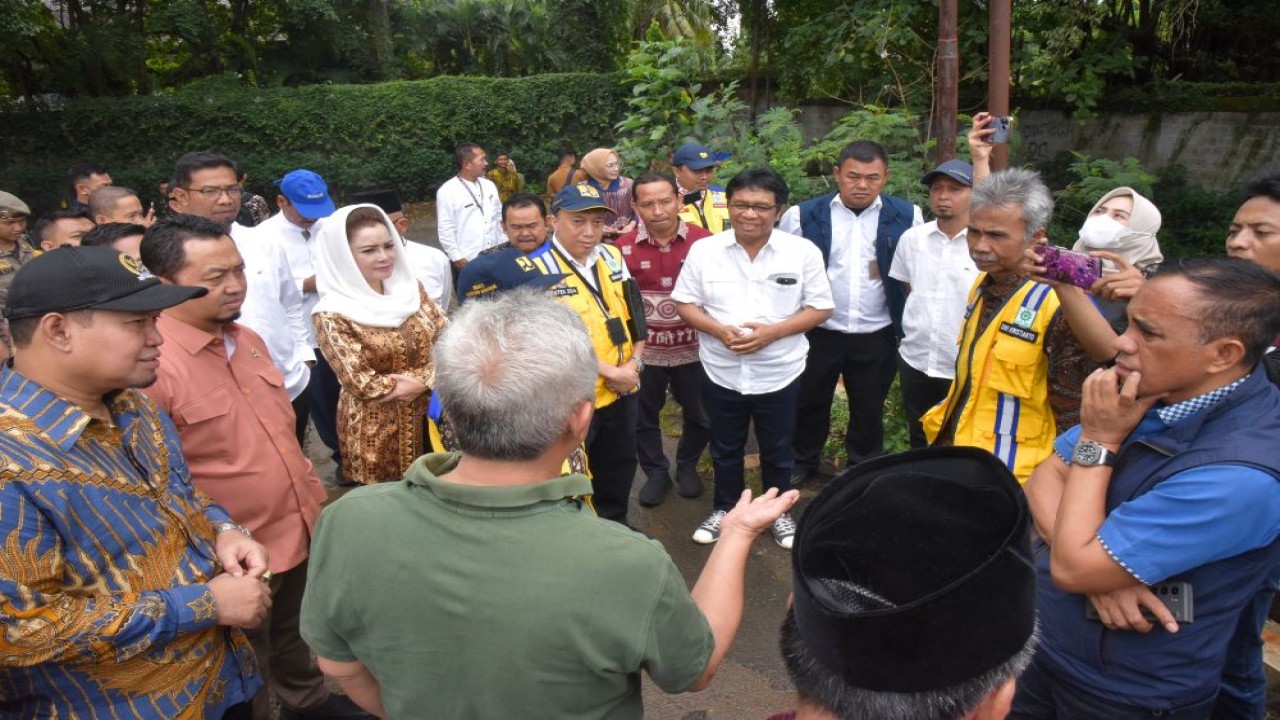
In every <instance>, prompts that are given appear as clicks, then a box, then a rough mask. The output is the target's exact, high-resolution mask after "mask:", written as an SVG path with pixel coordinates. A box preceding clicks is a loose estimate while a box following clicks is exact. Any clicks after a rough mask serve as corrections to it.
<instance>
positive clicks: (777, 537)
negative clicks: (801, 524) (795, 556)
mask: <svg viewBox="0 0 1280 720" xmlns="http://www.w3.org/2000/svg"><path fill="white" fill-rule="evenodd" d="M770 531H771V532H772V533H773V541H774V542H776V543H778V545H780V546H781V547H782V549H784V550H790V549H791V543H792V542H793V541H794V540H795V537H796V521H795V520H792V519H791V513H782V517H779V518H778V519H777V520H774V521H773V527H771V528H770Z"/></svg>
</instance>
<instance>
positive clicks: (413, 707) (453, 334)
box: [302, 289, 797, 719]
mask: <svg viewBox="0 0 1280 720" xmlns="http://www.w3.org/2000/svg"><path fill="white" fill-rule="evenodd" d="M547 358H555V359H556V362H547V361H546V360H547ZM435 362H436V390H437V391H438V392H439V393H440V397H441V398H442V403H443V405H444V413H445V415H446V416H448V418H449V422H450V423H451V424H452V426H453V429H454V432H455V434H456V437H457V446H458V448H459V449H460V450H461V451H462V453H461V454H456V453H441V454H434V455H426V456H424V457H421V458H419V459H418V460H417V461H416V462H415V463H414V464H413V465H412V466H411V467H410V468H409V470H408V472H407V473H405V477H404V479H403V480H402V481H400V482H393V483H384V484H382V485H378V486H370V487H365V488H360V489H357V490H355V491H353V492H351V493H349V494H348V495H347V496H345V497H344V498H342V499H341V500H339V501H338V502H337V503H335V504H334V505H333V506H331V507H330V508H329V509H328V510H327V511H326V512H325V513H324V515H323V516H322V518H321V520H320V524H319V526H318V529H317V532H316V535H315V540H314V542H313V544H312V547H311V568H310V573H309V576H308V580H307V582H308V589H307V596H306V599H305V600H304V602H303V618H302V633H303V636H304V637H305V638H306V639H307V641H308V642H309V643H310V644H311V647H312V648H313V649H314V650H315V651H316V654H317V655H318V656H319V659H320V667H321V668H322V669H324V670H325V672H326V673H328V674H329V675H331V676H332V677H333V678H334V679H335V680H337V682H338V683H339V684H340V685H341V686H342V688H343V689H344V690H345V691H346V692H347V693H348V694H349V695H350V697H351V698H352V699H353V700H355V701H356V702H358V703H360V704H361V705H362V706H363V707H365V708H366V709H368V710H369V711H371V712H374V713H376V714H377V715H379V716H381V717H413V716H420V715H421V714H422V712H423V709H424V708H431V714H432V716H433V717H494V718H498V717H524V716H527V715H528V714H529V713H530V712H531V709H532V708H536V714H537V715H538V716H539V717H555V718H604V717H609V718H636V719H638V718H640V717H642V715H643V711H644V710H643V707H642V704H641V699H640V682H639V674H640V670H641V668H644V669H645V670H646V671H647V672H648V673H649V677H650V678H652V679H653V681H654V683H655V684H656V685H658V687H660V688H662V689H664V690H666V691H668V692H685V691H688V690H700V689H702V688H704V687H706V686H707V684H708V683H710V681H711V678H712V676H713V675H714V674H715V672H716V669H717V668H718V667H719V665H720V662H721V661H722V660H723V659H724V656H725V654H726V653H727V652H728V650H729V647H730V645H732V643H733V638H734V635H735V634H736V632H737V629H738V625H739V623H740V621H741V619H742V606H743V579H744V578H743V576H744V572H745V569H746V562H747V556H748V555H749V553H750V550H751V545H752V543H753V542H754V540H755V538H756V536H757V535H759V534H760V532H761V531H762V530H764V529H765V528H768V527H770V525H772V523H773V522H774V521H775V520H776V519H777V518H778V517H779V516H780V515H781V514H782V513H784V512H786V511H787V510H788V509H790V507H791V505H792V504H794V502H795V500H796V497H797V493H796V492H795V491H788V492H786V493H782V494H781V495H779V494H778V493H777V491H770V492H767V493H765V494H764V495H762V496H761V497H758V498H756V499H755V500H751V499H750V493H748V492H744V493H743V494H742V497H741V498H740V499H739V502H738V504H737V506H736V507H735V508H734V509H733V511H732V512H730V513H729V514H728V516H727V517H725V519H724V524H723V528H724V530H723V531H722V536H721V539H720V542H719V543H718V544H717V545H716V547H715V548H714V549H713V550H712V552H711V556H710V557H709V558H708V559H707V564H706V566H705V568H704V569H703V572H702V576H701V577H700V578H699V580H698V583H697V585H696V586H695V587H694V589H693V592H692V593H690V592H689V591H688V590H687V589H686V588H685V584H684V581H683V579H682V578H681V577H680V573H679V571H678V570H676V568H675V565H674V564H673V563H672V562H671V559H670V558H669V557H668V556H667V554H666V553H665V552H664V551H663V549H662V546H661V545H659V544H658V543H657V542H655V541H653V540H648V539H645V538H644V537H643V536H641V535H639V534H637V533H635V532H633V531H631V530H629V529H627V528H625V527H623V526H622V525H620V524H617V523H613V522H608V521H605V520H602V519H600V518H598V517H596V515H595V512H594V511H593V509H592V506H591V503H590V495H591V492H592V488H591V481H590V480H588V479H587V478H586V477H584V476H582V475H577V474H570V475H561V464H562V463H563V462H564V460H565V457H566V456H568V455H569V453H570V452H571V451H572V450H573V449H574V448H575V447H577V446H578V444H579V443H581V442H582V440H583V438H584V437H585V436H586V434H587V431H588V429H589V428H590V426H591V415H592V412H593V410H594V391H595V383H596V376H597V374H598V372H599V367H598V365H597V361H596V354H595V351H594V349H593V347H592V342H591V339H590V337H589V336H588V335H587V331H586V329H585V328H584V327H583V325H582V321H581V319H579V316H578V314H577V313H576V312H574V311H573V310H571V309H570V308H568V307H566V306H565V305H562V304H560V303H558V302H556V301H555V300H553V299H551V298H549V297H547V296H546V295H545V294H544V293H542V292H538V291H530V290H526V289H518V290H513V291H510V292H507V293H503V294H502V295H501V296H499V297H498V298H497V299H496V300H492V301H473V302H470V303H467V304H466V305H464V306H462V308H461V309H460V310H459V311H458V312H457V313H456V314H455V315H454V316H453V318H452V319H451V321H450V324H449V328H448V329H447V330H446V331H445V333H444V334H443V335H442V336H441V339H440V341H439V343H438V344H437V345H436V347H435ZM547 388H555V392H547ZM375 557H376V558H377V562H371V559H372V558H375ZM391 586H394V587H395V588H396V591H395V592H373V593H370V592H369V589H370V588H387V587H391Z"/></svg>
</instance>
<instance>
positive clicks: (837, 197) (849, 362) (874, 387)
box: [779, 140, 924, 484]
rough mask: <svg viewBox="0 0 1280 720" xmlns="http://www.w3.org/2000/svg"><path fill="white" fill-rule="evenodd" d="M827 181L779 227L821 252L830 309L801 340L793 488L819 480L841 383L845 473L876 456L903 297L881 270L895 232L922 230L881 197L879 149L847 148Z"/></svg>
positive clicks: (903, 207)
mask: <svg viewBox="0 0 1280 720" xmlns="http://www.w3.org/2000/svg"><path fill="white" fill-rule="evenodd" d="M833 173H834V175H835V183H836V187H837V188H838V191H837V192H834V193H831V194H830V195H823V196H821V197H817V198H814V199H812V200H806V201H805V202H802V203H800V204H799V205H797V206H796V207H793V208H791V209H790V210H788V211H787V214H786V215H784V216H783V217H782V223H781V225H780V226H779V227H781V228H782V229H783V230H785V231H787V232H789V233H795V234H796V235H803V236H804V237H806V238H808V239H809V241H810V242H812V243H813V244H814V245H815V246H817V248H818V249H819V250H820V251H821V252H822V261H823V263H824V264H825V265H826V268H827V277H828V278H830V280H831V294H832V297H833V299H834V301H835V312H834V313H833V314H832V315H831V318H830V319H829V320H827V321H826V322H824V323H822V326H821V327H817V328H814V329H813V330H812V331H810V332H809V345H810V348H811V349H810V351H809V358H808V361H807V363H806V365H805V369H804V378H803V379H802V381H801V384H800V401H799V406H798V415H797V418H796V442H795V457H796V473H795V478H794V479H793V483H796V484H799V483H803V482H805V481H806V480H809V479H810V478H811V477H812V476H814V475H816V474H818V473H819V472H820V469H821V466H822V447H823V445H825V444H826V442H827V435H828V434H829V433H830V431H831V419H830V413H831V401H832V399H833V398H834V395H835V389H836V381H837V380H839V379H840V378H841V377H843V378H844V387H845V391H846V392H847V393H848V397H849V425H848V428H847V430H846V433H845V440H844V446H845V451H846V453H847V455H848V463H849V465H850V466H853V465H856V464H858V463H859V462H861V461H863V460H869V459H871V458H873V457H876V456H878V455H882V454H884V400H885V397H886V396H887V395H888V394H889V386H890V385H892V384H893V376H894V374H895V373H896V372H897V358H898V340H899V339H900V338H901V337H902V309H903V306H904V305H905V304H906V299H907V295H906V289H905V288H904V287H903V284H902V282H901V281H899V280H895V279H894V278H892V277H890V276H889V269H890V266H892V265H893V255H894V253H895V252H896V251H897V249H898V239H899V238H900V237H902V233H903V232H905V231H906V230H907V228H910V227H913V226H916V225H920V224H921V223H923V222H924V218H923V216H922V214H921V212H920V208H919V207H916V206H915V205H912V204H911V203H910V202H909V201H907V200H903V199H902V198H898V197H894V196H892V195H886V194H884V193H883V192H882V191H883V190H884V187H885V185H886V184H887V183H888V182H889V177H890V171H889V156H888V155H887V154H885V151H884V148H883V147H881V146H880V145H879V144H878V143H875V142H871V141H870V140H858V141H855V142H852V143H849V144H848V145H847V146H845V148H844V150H843V151H841V153H840V158H839V160H838V162H837V163H836V166H835V169H834V170H833Z"/></svg>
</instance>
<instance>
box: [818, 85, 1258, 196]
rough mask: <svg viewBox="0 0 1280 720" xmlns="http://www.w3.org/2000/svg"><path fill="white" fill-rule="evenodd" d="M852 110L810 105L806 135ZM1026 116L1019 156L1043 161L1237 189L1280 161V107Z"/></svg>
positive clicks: (1019, 132)
mask: <svg viewBox="0 0 1280 720" xmlns="http://www.w3.org/2000/svg"><path fill="white" fill-rule="evenodd" d="M845 112H847V108H845V107H842V106H832V105H808V106H805V107H803V108H802V110H801V115H800V117H799V122H800V124H801V127H802V128H803V130H804V134H805V137H806V138H809V139H812V138H816V137H822V136H823V135H825V134H826V133H827V132H828V131H829V130H830V129H831V127H832V125H833V124H834V123H835V121H836V120H837V119H839V118H840V116H841V115H843V114H844V113H845ZM1019 121H1020V122H1019V123H1018V125H1017V126H1016V135H1017V138H1016V140H1015V145H1014V150H1015V157H1014V161H1015V162H1019V163H1031V164H1034V163H1037V162H1043V161H1046V160H1049V159H1051V158H1053V157H1054V156H1055V155H1057V154H1058V153H1060V152H1063V151H1079V152H1083V153H1085V154H1087V155H1090V156H1092V157H1098V158H1107V159H1111V160H1121V159H1123V158H1126V157H1131V156H1132V157H1136V158H1138V159H1139V160H1141V161H1142V165H1143V167H1145V168H1146V169H1147V170H1149V171H1155V170H1157V169H1159V168H1161V167H1164V166H1165V165H1168V164H1172V163H1177V164H1180V165H1183V166H1185V167H1186V168H1187V169H1188V170H1189V171H1190V173H1189V174H1190V176H1191V178H1192V179H1193V180H1194V181H1195V182H1197V184H1199V185H1201V186H1203V187H1205V188H1207V189H1211V190H1228V189H1232V188H1234V187H1237V186H1238V185H1239V183H1241V182H1242V181H1244V180H1245V179H1247V178H1248V177H1249V176H1250V175H1252V174H1253V173H1254V172H1255V171H1256V170H1258V169H1259V168H1261V167H1262V166H1264V165H1268V164H1271V163H1280V113H1232V112H1197V113H1158V114H1151V115H1120V114H1103V115H1099V116H1097V117H1095V118H1094V119H1092V120H1089V121H1087V122H1085V123H1083V124H1082V123H1079V122H1077V121H1076V120H1074V119H1072V118H1071V117H1070V116H1069V115H1067V114H1065V113H1062V112H1058V111H1053V110H1028V111H1025V112H1023V113H1021V115H1020V116H1019Z"/></svg>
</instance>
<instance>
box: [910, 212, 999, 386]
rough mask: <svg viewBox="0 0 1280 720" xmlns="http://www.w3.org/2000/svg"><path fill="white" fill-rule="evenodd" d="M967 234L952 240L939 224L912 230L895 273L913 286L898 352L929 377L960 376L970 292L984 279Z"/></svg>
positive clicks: (965, 232) (960, 233)
mask: <svg viewBox="0 0 1280 720" xmlns="http://www.w3.org/2000/svg"><path fill="white" fill-rule="evenodd" d="M967 235H968V229H967V228H960V232H959V233H957V234H956V236H955V237H947V234H946V233H944V232H942V230H940V229H938V221H937V220H933V221H930V222H928V223H925V224H924V225H917V226H916V227H913V228H910V229H909V230H907V231H906V232H904V233H902V238H901V239H900V240H899V241H898V251H897V253H895V254H894V256H893V268H892V269H891V270H889V277H892V278H894V279H895V280H901V281H902V282H904V283H909V284H910V285H911V294H910V295H908V296H907V305H906V308H905V309H904V310H903V313H902V331H903V333H904V337H903V338H902V343H901V344H899V345H898V352H899V354H901V355H902V359H903V360H904V361H906V363H907V364H908V365H910V366H911V367H913V368H915V369H916V370H919V371H920V372H922V373H924V374H926V375H928V376H929V377H935V378H948V379H950V378H954V377H955V374H956V372H955V367H956V351H957V350H958V346H957V345H956V343H958V342H959V340H960V326H961V325H963V324H964V313H965V306H966V304H967V302H968V298H969V289H970V288H972V287H973V281H974V280H975V279H977V277H978V268H977V266H976V265H974V264H973V258H971V257H969V242H968V239H967Z"/></svg>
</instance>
